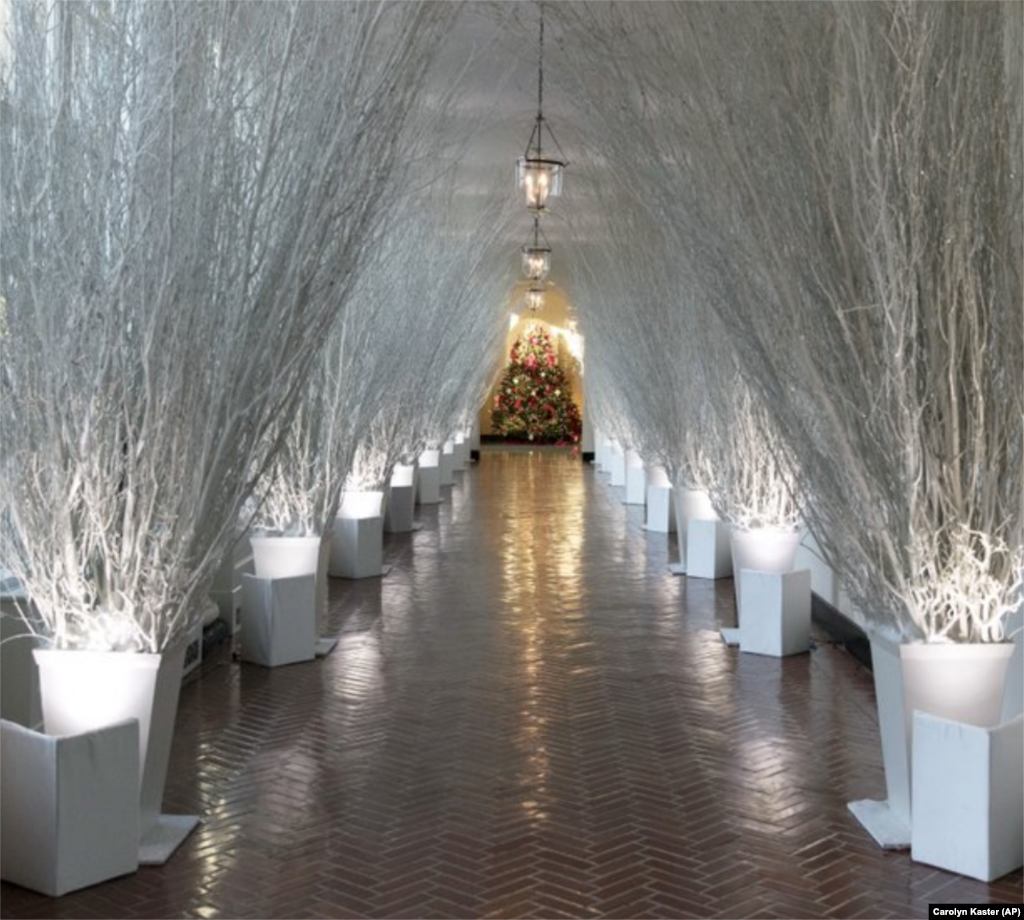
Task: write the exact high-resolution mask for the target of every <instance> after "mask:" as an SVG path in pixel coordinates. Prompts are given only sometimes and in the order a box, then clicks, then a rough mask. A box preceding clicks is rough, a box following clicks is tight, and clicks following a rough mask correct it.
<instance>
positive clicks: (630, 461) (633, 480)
mask: <svg viewBox="0 0 1024 920" xmlns="http://www.w3.org/2000/svg"><path fill="white" fill-rule="evenodd" d="M646 500H647V472H646V471H645V470H644V461H643V460H642V459H641V458H640V455H639V454H637V453H635V452H634V451H630V452H629V453H628V454H627V455H626V498H625V502H626V504H627V505H642V504H644V502H645V501H646Z"/></svg>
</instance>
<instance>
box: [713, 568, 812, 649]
mask: <svg viewBox="0 0 1024 920" xmlns="http://www.w3.org/2000/svg"><path fill="white" fill-rule="evenodd" d="M739 580H740V581H742V582H743V611H742V612H741V613H740V614H739V630H738V632H739V637H738V638H739V646H740V651H742V652H750V653H752V654H754V655H771V656H773V657H775V658H783V657H785V656H786V655H798V654H800V653H801V652H806V651H808V650H809V649H810V647H811V573H810V572H809V571H807V570H806V569H804V570H802V571H799V572H784V573H780V572H756V571H753V570H751V569H742V570H741V571H740V573H739ZM724 632H725V631H724V630H723V633H724ZM727 641H728V637H727Z"/></svg>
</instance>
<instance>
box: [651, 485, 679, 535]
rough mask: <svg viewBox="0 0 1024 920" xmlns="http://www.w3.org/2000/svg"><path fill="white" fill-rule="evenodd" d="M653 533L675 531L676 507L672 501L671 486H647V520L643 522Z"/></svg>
mask: <svg viewBox="0 0 1024 920" xmlns="http://www.w3.org/2000/svg"><path fill="white" fill-rule="evenodd" d="M644 527H645V528H646V529H647V530H650V531H651V532H653V533H675V532H676V509H675V504H674V503H673V501H672V486H650V485H649V486H648V487H647V521H646V523H645V524H644Z"/></svg>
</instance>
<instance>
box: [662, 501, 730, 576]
mask: <svg viewBox="0 0 1024 920" xmlns="http://www.w3.org/2000/svg"><path fill="white" fill-rule="evenodd" d="M672 502H673V504H674V505H675V514H676V532H677V533H678V534H679V541H678V542H679V561H678V562H672V563H669V567H668V570H669V571H670V572H671V573H672V574H673V575H685V574H686V552H687V542H688V541H689V539H690V521H717V520H718V519H719V518H718V515H717V514H716V513H715V509H714V506H712V504H711V498H710V497H709V496H708V493H707V492H702V491H700V490H699V489H687V488H684V487H680V486H675V487H673V489H672ZM698 577H700V576H698Z"/></svg>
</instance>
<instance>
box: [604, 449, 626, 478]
mask: <svg viewBox="0 0 1024 920" xmlns="http://www.w3.org/2000/svg"><path fill="white" fill-rule="evenodd" d="M608 471H609V472H610V473H611V477H612V478H611V482H610V483H609V484H610V485H613V486H625V485H626V454H625V451H623V449H622V448H621V447H619V445H618V444H617V443H615V442H614V441H612V443H611V445H610V447H609V451H608Z"/></svg>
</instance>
